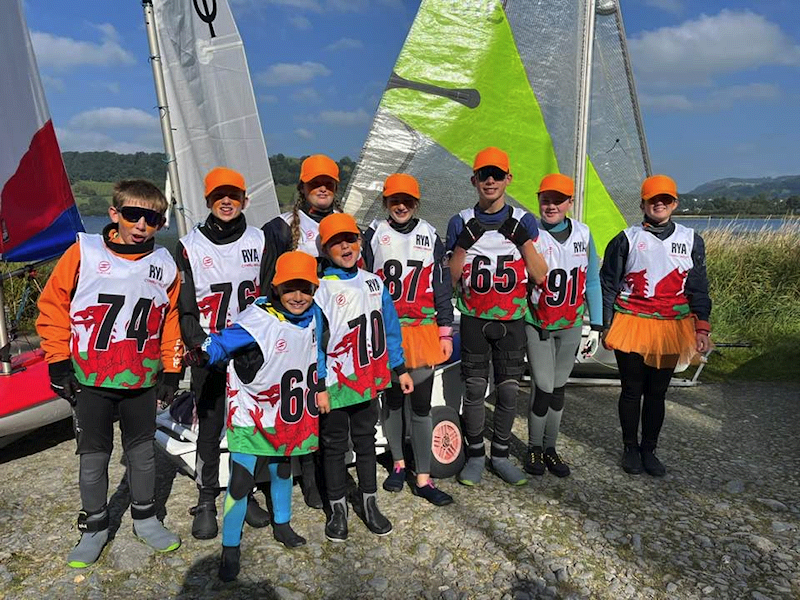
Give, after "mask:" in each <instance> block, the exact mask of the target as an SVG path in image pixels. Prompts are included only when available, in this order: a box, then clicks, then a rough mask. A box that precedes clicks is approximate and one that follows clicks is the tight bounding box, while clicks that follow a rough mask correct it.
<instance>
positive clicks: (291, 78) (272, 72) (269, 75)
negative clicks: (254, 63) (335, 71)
mask: <svg viewBox="0 0 800 600" xmlns="http://www.w3.org/2000/svg"><path fill="white" fill-rule="evenodd" d="M330 74H331V71H330V69H328V67H326V66H325V65H322V64H320V63H315V62H303V63H276V64H274V65H270V66H269V67H267V69H266V70H265V71H261V72H260V73H258V74H257V75H256V80H257V81H258V82H259V83H261V84H263V85H266V86H270V87H274V86H281V85H295V84H298V83H306V82H308V81H311V80H312V79H314V78H315V77H324V76H327V75H330Z"/></svg>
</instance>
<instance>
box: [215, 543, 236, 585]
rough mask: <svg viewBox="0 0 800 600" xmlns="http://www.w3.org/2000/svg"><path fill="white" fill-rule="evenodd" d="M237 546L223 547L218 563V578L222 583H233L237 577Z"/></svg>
mask: <svg viewBox="0 0 800 600" xmlns="http://www.w3.org/2000/svg"><path fill="white" fill-rule="evenodd" d="M239 557H240V552H239V546H223V547H222V558H221V559H220V561H219V572H218V575H219V578H220V579H221V580H222V581H233V580H234V579H236V577H237V576H238V575H239Z"/></svg>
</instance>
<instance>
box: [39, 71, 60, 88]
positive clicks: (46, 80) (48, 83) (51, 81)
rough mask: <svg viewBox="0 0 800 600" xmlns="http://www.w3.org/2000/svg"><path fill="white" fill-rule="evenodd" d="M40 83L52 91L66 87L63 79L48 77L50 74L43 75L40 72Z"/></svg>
mask: <svg viewBox="0 0 800 600" xmlns="http://www.w3.org/2000/svg"><path fill="white" fill-rule="evenodd" d="M41 78H42V84H43V85H44V87H45V89H47V90H50V91H54V92H63V91H64V89H65V88H66V86H65V84H64V80H63V79H60V78H58V77H50V75H45V74H44V73H42V75H41Z"/></svg>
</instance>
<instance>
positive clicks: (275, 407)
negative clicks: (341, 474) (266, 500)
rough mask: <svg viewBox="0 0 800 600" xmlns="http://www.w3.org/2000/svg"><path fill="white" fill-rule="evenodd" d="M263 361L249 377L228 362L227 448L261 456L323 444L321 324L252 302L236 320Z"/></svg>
mask: <svg viewBox="0 0 800 600" xmlns="http://www.w3.org/2000/svg"><path fill="white" fill-rule="evenodd" d="M236 323H237V324H238V325H240V326H241V327H242V328H243V329H245V330H246V331H247V332H248V333H249V334H250V335H251V336H252V337H253V339H254V340H255V341H256V343H257V344H258V346H259V348H260V350H261V354H262V356H263V357H264V362H263V364H262V365H261V368H260V369H259V370H258V371H257V372H256V375H255V377H254V378H253V380H252V381H250V382H248V383H245V382H244V381H242V380H241V379H240V378H239V376H238V374H237V372H236V361H235V360H233V361H231V362H230V363H229V364H228V402H227V411H226V415H227V416H226V424H227V428H228V433H227V436H228V448H229V449H230V450H231V451H233V452H244V453H246V454H256V455H259V456H292V455H295V454H308V453H309V452H313V451H314V450H316V449H317V447H318V446H319V427H318V421H319V420H318V414H319V413H318V411H317V402H316V395H317V338H316V336H317V329H316V322H315V321H314V320H313V319H312V321H311V323H309V324H308V326H307V327H300V326H299V325H295V324H294V323H291V322H290V321H287V320H286V318H285V317H284V316H283V315H281V314H280V313H279V312H278V311H276V310H275V309H273V308H272V307H269V306H262V305H252V306H249V307H247V308H246V309H245V310H244V311H243V312H242V313H241V314H240V315H239V318H238V319H237V320H236Z"/></svg>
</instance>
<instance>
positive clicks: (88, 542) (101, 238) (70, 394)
mask: <svg viewBox="0 0 800 600" xmlns="http://www.w3.org/2000/svg"><path fill="white" fill-rule="evenodd" d="M166 210H167V200H166V198H164V194H162V193H161V191H160V190H159V189H158V188H157V187H156V186H155V185H153V184H152V183H150V182H149V181H144V180H128V181H120V182H118V183H117V184H116V185H115V186H114V193H113V205H112V206H111V207H110V208H109V209H108V214H109V217H110V218H111V223H110V224H109V225H107V226H106V228H105V229H104V230H103V233H102V234H101V235H89V234H85V233H80V234H78V241H77V242H76V243H75V244H73V245H72V246H70V248H68V249H67V251H66V252H65V253H64V255H63V256H62V257H61V259H60V260H59V261H58V264H56V266H55V268H54V269H53V273H52V274H51V275H50V278H49V279H48V281H47V285H46V286H45V289H44V291H43V292H42V295H41V297H40V298H39V318H38V319H37V321H36V329H37V332H38V333H39V336H40V337H41V338H42V342H41V346H42V349H43V350H44V352H45V356H46V359H47V362H48V363H49V370H50V382H51V387H52V388H53V390H54V391H55V392H56V393H57V394H58V395H59V396H61V397H62V398H64V399H66V400H67V401H68V402H69V403H70V404H71V405H72V406H73V416H74V420H75V437H76V441H77V454H78V455H79V456H80V470H79V486H80V495H81V504H82V508H81V511H80V513H79V515H78V530H79V531H80V532H81V539H80V541H79V542H78V544H77V545H76V546H75V548H73V550H72V551H71V552H70V553H69V556H68V557H67V563H68V564H69V566H71V567H77V568H81V567H86V566H88V565H90V564H92V563H94V562H95V561H97V559H98V558H99V557H100V553H101V552H102V550H103V547H104V546H105V545H106V542H107V541H108V537H109V518H108V509H107V505H106V497H107V495H108V463H109V460H110V459H111V451H112V449H113V440H114V431H113V423H114V418H115V415H116V414H118V415H119V420H120V429H121V431H122V445H123V447H124V449H125V457H126V460H127V480H128V485H129V487H130V495H131V517H132V518H133V531H134V534H135V535H136V537H138V538H139V539H140V540H142V541H143V542H145V543H146V544H148V545H149V546H151V547H152V548H153V549H155V550H156V551H158V552H169V551H171V550H175V549H176V548H178V547H179V546H180V545H181V540H180V538H179V537H178V536H177V535H175V534H174V533H172V532H170V531H169V530H167V529H166V528H165V527H164V526H163V524H162V523H161V522H160V521H159V520H158V519H157V518H156V504H155V448H154V446H153V437H154V435H155V418H156V403H157V402H163V403H169V402H171V400H172V396H173V395H174V393H175V390H176V389H177V387H178V382H179V381H180V369H181V355H182V354H183V345H182V343H181V337H180V329H179V326H178V310H177V302H178V294H179V292H180V279H179V278H178V270H177V268H176V266H175V261H174V260H173V259H172V256H170V253H169V251H167V250H166V249H165V248H162V247H159V246H155V243H154V236H155V234H156V231H158V230H159V229H160V228H161V227H162V225H163V224H164V213H165V212H166ZM160 367H163V370H160Z"/></svg>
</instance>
